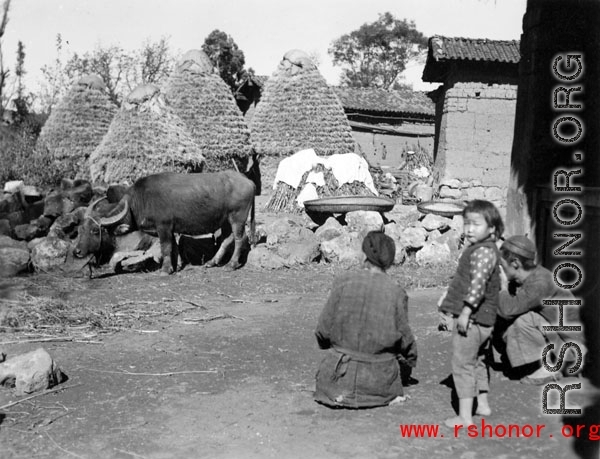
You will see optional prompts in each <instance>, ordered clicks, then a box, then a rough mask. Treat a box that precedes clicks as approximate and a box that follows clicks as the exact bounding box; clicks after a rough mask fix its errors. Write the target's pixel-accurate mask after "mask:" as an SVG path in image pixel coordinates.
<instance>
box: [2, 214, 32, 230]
mask: <svg viewBox="0 0 600 459" xmlns="http://www.w3.org/2000/svg"><path fill="white" fill-rule="evenodd" d="M4 218H6V219H7V220H8V223H9V225H10V227H11V229H12V230H14V228H15V227H16V226H19V225H24V224H26V223H29V220H27V215H26V214H25V211H23V210H19V211H16V212H10V213H8V214H4Z"/></svg>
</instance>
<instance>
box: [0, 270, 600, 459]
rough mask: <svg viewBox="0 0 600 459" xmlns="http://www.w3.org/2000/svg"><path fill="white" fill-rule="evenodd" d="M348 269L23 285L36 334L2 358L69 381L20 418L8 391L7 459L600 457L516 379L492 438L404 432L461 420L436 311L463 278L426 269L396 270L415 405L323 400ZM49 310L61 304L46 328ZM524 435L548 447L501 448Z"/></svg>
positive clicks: (50, 278)
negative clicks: (411, 354)
mask: <svg viewBox="0 0 600 459" xmlns="http://www.w3.org/2000/svg"><path fill="white" fill-rule="evenodd" d="M341 269H342V268H341V267H336V266H332V265H326V264H313V265H311V266H309V267H303V268H298V269H285V270H277V271H268V270H259V269H254V268H251V267H249V266H244V267H242V268H241V269H239V270H237V271H234V272H230V271H225V270H224V269H222V268H213V269H205V268H203V267H189V268H186V269H185V270H184V271H182V272H179V273H177V274H175V275H171V276H160V275H159V274H158V273H133V274H120V275H114V276H106V277H100V278H93V279H87V278H86V277H83V276H81V275H80V276H79V277H61V276H56V275H33V276H30V277H26V278H22V279H19V280H18V281H16V282H15V285H17V286H20V287H22V288H23V289H24V290H23V291H24V292H26V293H27V295H28V296H27V298H29V300H30V302H31V305H30V306H31V311H28V321H29V322H30V323H29V324H23V323H21V324H20V325H21V326H23V325H29V328H27V327H26V328H25V329H20V330H19V329H17V331H12V332H9V330H10V329H7V328H2V329H0V330H2V331H1V332H0V351H2V352H5V353H6V354H7V355H8V357H9V358H10V357H11V356H14V355H18V354H21V353H24V352H28V351H31V350H34V349H37V348H39V347H43V348H45V349H46V350H47V351H48V352H49V353H50V354H51V355H52V357H53V358H54V359H55V360H56V362H57V363H58V364H59V365H60V367H61V368H62V370H63V371H64V372H65V373H66V375H67V376H68V380H67V381H66V382H63V383H62V384H60V385H59V386H57V389H59V390H56V391H54V392H51V393H47V394H42V395H39V396H37V397H34V398H31V399H29V400H25V401H21V402H20V403H17V404H15V405H12V406H10V407H6V405H8V404H10V403H11V402H14V401H19V400H21V399H22V397H21V398H19V397H16V396H15V395H14V394H13V392H12V390H10V389H8V388H0V458H2V459H13V458H57V457H59V458H63V457H64V458H70V457H75V458H78V457H79V458H123V459H126V458H155V459H159V458H305V457H306V458H309V457H310V458H340V459H342V458H344V459H345V458H381V459H388V458H390V459H391V458H427V459H431V458H432V457H451V458H461V459H475V458H480V457H486V458H503V459H512V458H544V459H553V458H561V459H563V458H570V457H592V456H589V453H590V451H592V450H593V447H594V446H597V444H598V442H597V441H596V442H595V443H588V442H575V441H574V439H573V438H570V439H566V438H564V436H563V435H562V434H561V429H562V428H563V419H562V418H561V416H559V415H554V416H551V415H543V414H542V396H541V394H542V388H540V387H533V386H526V385H522V384H519V382H518V381H513V380H509V379H508V378H506V377H505V376H503V374H502V373H500V372H492V374H491V394H490V402H491V406H492V410H493V414H492V415H491V416H489V417H486V418H485V421H484V422H486V423H487V424H488V425H490V424H491V425H492V428H493V429H496V430H495V432H496V433H494V431H493V432H492V434H493V437H492V438H490V435H489V428H488V431H486V432H487V433H486V436H485V438H481V437H479V438H469V437H468V436H467V433H466V432H465V431H464V430H463V431H460V432H458V436H455V434H454V432H453V431H452V430H451V429H449V428H447V427H444V426H443V425H440V427H439V431H438V434H437V436H436V437H435V438H433V437H430V438H416V437H413V438H408V437H407V436H404V437H403V436H402V435H401V433H400V425H401V424H404V425H407V424H415V425H416V424H429V425H437V424H441V423H442V421H443V420H444V419H445V418H447V417H449V416H451V415H453V413H454V412H453V408H452V405H451V389H450V388H449V387H448V386H447V385H446V384H445V382H446V380H447V377H448V376H449V374H450V352H449V351H450V334H449V333H448V332H441V331H438V315H437V312H436V302H437V299H438V298H439V296H440V294H441V292H442V289H441V286H442V285H444V283H445V281H446V280H447V275H448V273H443V272H433V271H432V270H427V269H420V268H418V267H416V266H415V265H411V264H408V265H403V266H401V267H394V268H393V269H392V270H391V271H390V275H391V276H392V277H394V278H395V279H396V280H397V281H398V282H399V283H400V284H401V285H404V286H406V287H407V290H408V292H409V296H410V302H409V308H410V312H409V314H410V321H411V327H412V329H413V332H414V334H415V335H416V337H417V340H418V350H419V361H418V367H417V368H416V370H415V372H414V373H413V377H414V378H415V379H416V380H417V383H416V384H414V385H412V386H409V387H408V388H407V389H406V394H407V396H408V397H407V400H406V401H405V402H404V403H402V404H400V405H396V406H393V407H384V408H376V409H368V410H332V409H330V408H327V407H324V406H321V405H319V404H317V403H315V402H314V401H313V398H312V393H313V390H314V376H315V372H316V369H317V366H318V364H319V362H320V360H321V358H322V352H323V351H320V350H319V349H318V347H317V344H316V340H315V338H314V330H315V327H316V323H317V318H318V315H319V313H320V311H321V309H322V307H323V304H324V302H325V299H326V297H327V293H328V290H329V287H330V285H331V282H332V280H333V277H334V275H335V274H336V273H338V272H340V270H341ZM432 286H434V287H432ZM38 298H45V299H50V300H51V302H50V303H49V304H50V309H48V306H46V309H45V310H44V312H43V317H42V312H40V311H41V310H39V311H38V309H39V307H40V306H39V304H37V301H38V300H37V299H38ZM26 307H27V306H26ZM65 318H67V319H68V320H66V319H65ZM21 322H23V321H21ZM32 323H35V324H37V325H36V327H37V328H36V329H35V330H32V329H31V324H32ZM61 323H62V324H63V325H62V328H61ZM57 327H58V328H57ZM43 340H46V341H43ZM574 382H583V383H584V389H585V388H586V387H587V386H586V385H585V380H583V379H578V380H574ZM586 393H587V392H586V391H584V390H581V391H576V393H569V395H568V397H567V404H568V405H569V406H580V407H582V406H585V404H586V403H588V399H589V394H588V395H586ZM550 401H552V399H550ZM555 406H556V405H555ZM582 419H583V418H582ZM476 422H477V423H478V426H479V428H480V431H479V432H481V426H482V424H481V423H482V419H481V418H480V417H478V418H476ZM575 422H576V423H583V421H580V420H578V418H576V419H575ZM509 424H516V425H518V426H519V428H522V427H524V426H525V425H530V426H533V429H534V431H535V430H536V428H537V427H536V426H537V425H545V427H544V428H543V429H542V430H541V432H540V436H539V438H536V435H535V434H534V435H533V436H531V437H529V438H527V437H523V436H521V437H519V438H517V437H515V436H514V435H513V437H512V438H508V436H507V435H504V436H499V434H502V427H505V426H508V425H509ZM498 428H499V429H500V430H498ZM513 432H514V430H513ZM526 433H527V432H526ZM567 433H568V432H567ZM582 448H583V450H582ZM575 449H577V450H578V451H580V452H581V451H583V453H580V454H579V455H578V454H576V453H575ZM594 454H595V455H596V456H595V457H597V456H598V455H597V452H595V453H594Z"/></svg>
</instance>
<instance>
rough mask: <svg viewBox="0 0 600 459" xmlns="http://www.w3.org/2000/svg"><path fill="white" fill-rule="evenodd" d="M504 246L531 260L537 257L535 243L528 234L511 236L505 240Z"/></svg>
mask: <svg viewBox="0 0 600 459" xmlns="http://www.w3.org/2000/svg"><path fill="white" fill-rule="evenodd" d="M502 248H503V249H506V250H508V251H510V252H512V253H514V254H517V255H521V256H522V257H525V258H528V259H530V260H533V259H535V244H534V243H533V242H531V240H530V239H529V238H527V237H526V236H511V237H509V238H508V239H507V240H506V241H504V243H503V244H502Z"/></svg>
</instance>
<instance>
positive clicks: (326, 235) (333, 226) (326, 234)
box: [315, 217, 344, 241]
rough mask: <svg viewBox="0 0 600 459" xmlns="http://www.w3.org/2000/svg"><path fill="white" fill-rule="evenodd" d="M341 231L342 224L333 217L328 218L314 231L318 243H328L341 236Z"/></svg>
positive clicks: (342, 229)
mask: <svg viewBox="0 0 600 459" xmlns="http://www.w3.org/2000/svg"><path fill="white" fill-rule="evenodd" d="M343 231H344V227H343V226H342V224H341V223H340V222H339V221H338V220H337V219H336V218H335V217H329V218H328V219H327V220H326V221H325V223H324V224H323V225H322V226H319V227H318V228H317V229H316V231H315V236H317V238H318V239H319V240H320V241H329V240H331V239H333V238H335V237H338V236H339V235H341V234H342V232H343Z"/></svg>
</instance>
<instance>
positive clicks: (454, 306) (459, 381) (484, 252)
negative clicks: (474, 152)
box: [440, 199, 504, 427]
mask: <svg viewBox="0 0 600 459" xmlns="http://www.w3.org/2000/svg"><path fill="white" fill-rule="evenodd" d="M462 215H463V219H464V236H465V239H466V242H467V243H468V244H469V245H468V246H467V247H466V248H465V249H464V251H463V254H462V255H461V257H460V259H459V261H458V267H457V269H456V274H455V275H454V277H453V279H452V281H451V283H450V286H449V287H448V293H447V294H446V297H445V298H444V299H443V300H442V302H441V305H440V311H441V312H443V313H446V314H450V315H452V316H453V317H454V326H453V327H452V377H453V379H454V387H455V388H456V393H457V395H458V399H459V400H458V416H455V417H452V418H449V419H447V420H446V421H445V424H446V425H447V426H449V427H454V426H455V425H457V424H462V425H464V426H468V425H471V424H473V403H474V399H475V398H477V410H476V414H478V415H482V416H489V415H490V414H491V409H490V406H489V403H488V392H489V369H488V365H487V363H486V353H487V349H488V347H489V343H490V337H491V334H492V329H493V326H494V322H495V321H496V313H497V309H498V293H499V290H500V268H499V259H500V256H499V252H498V247H497V246H496V241H498V240H499V239H500V236H501V235H502V233H503V231H504V223H503V222H502V217H501V216H500V213H499V212H498V209H497V208H496V206H494V204H492V203H491V202H489V201H484V200H479V199H475V200H473V201H469V202H468V203H467V206H466V207H465V209H464V210H463V214H462Z"/></svg>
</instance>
